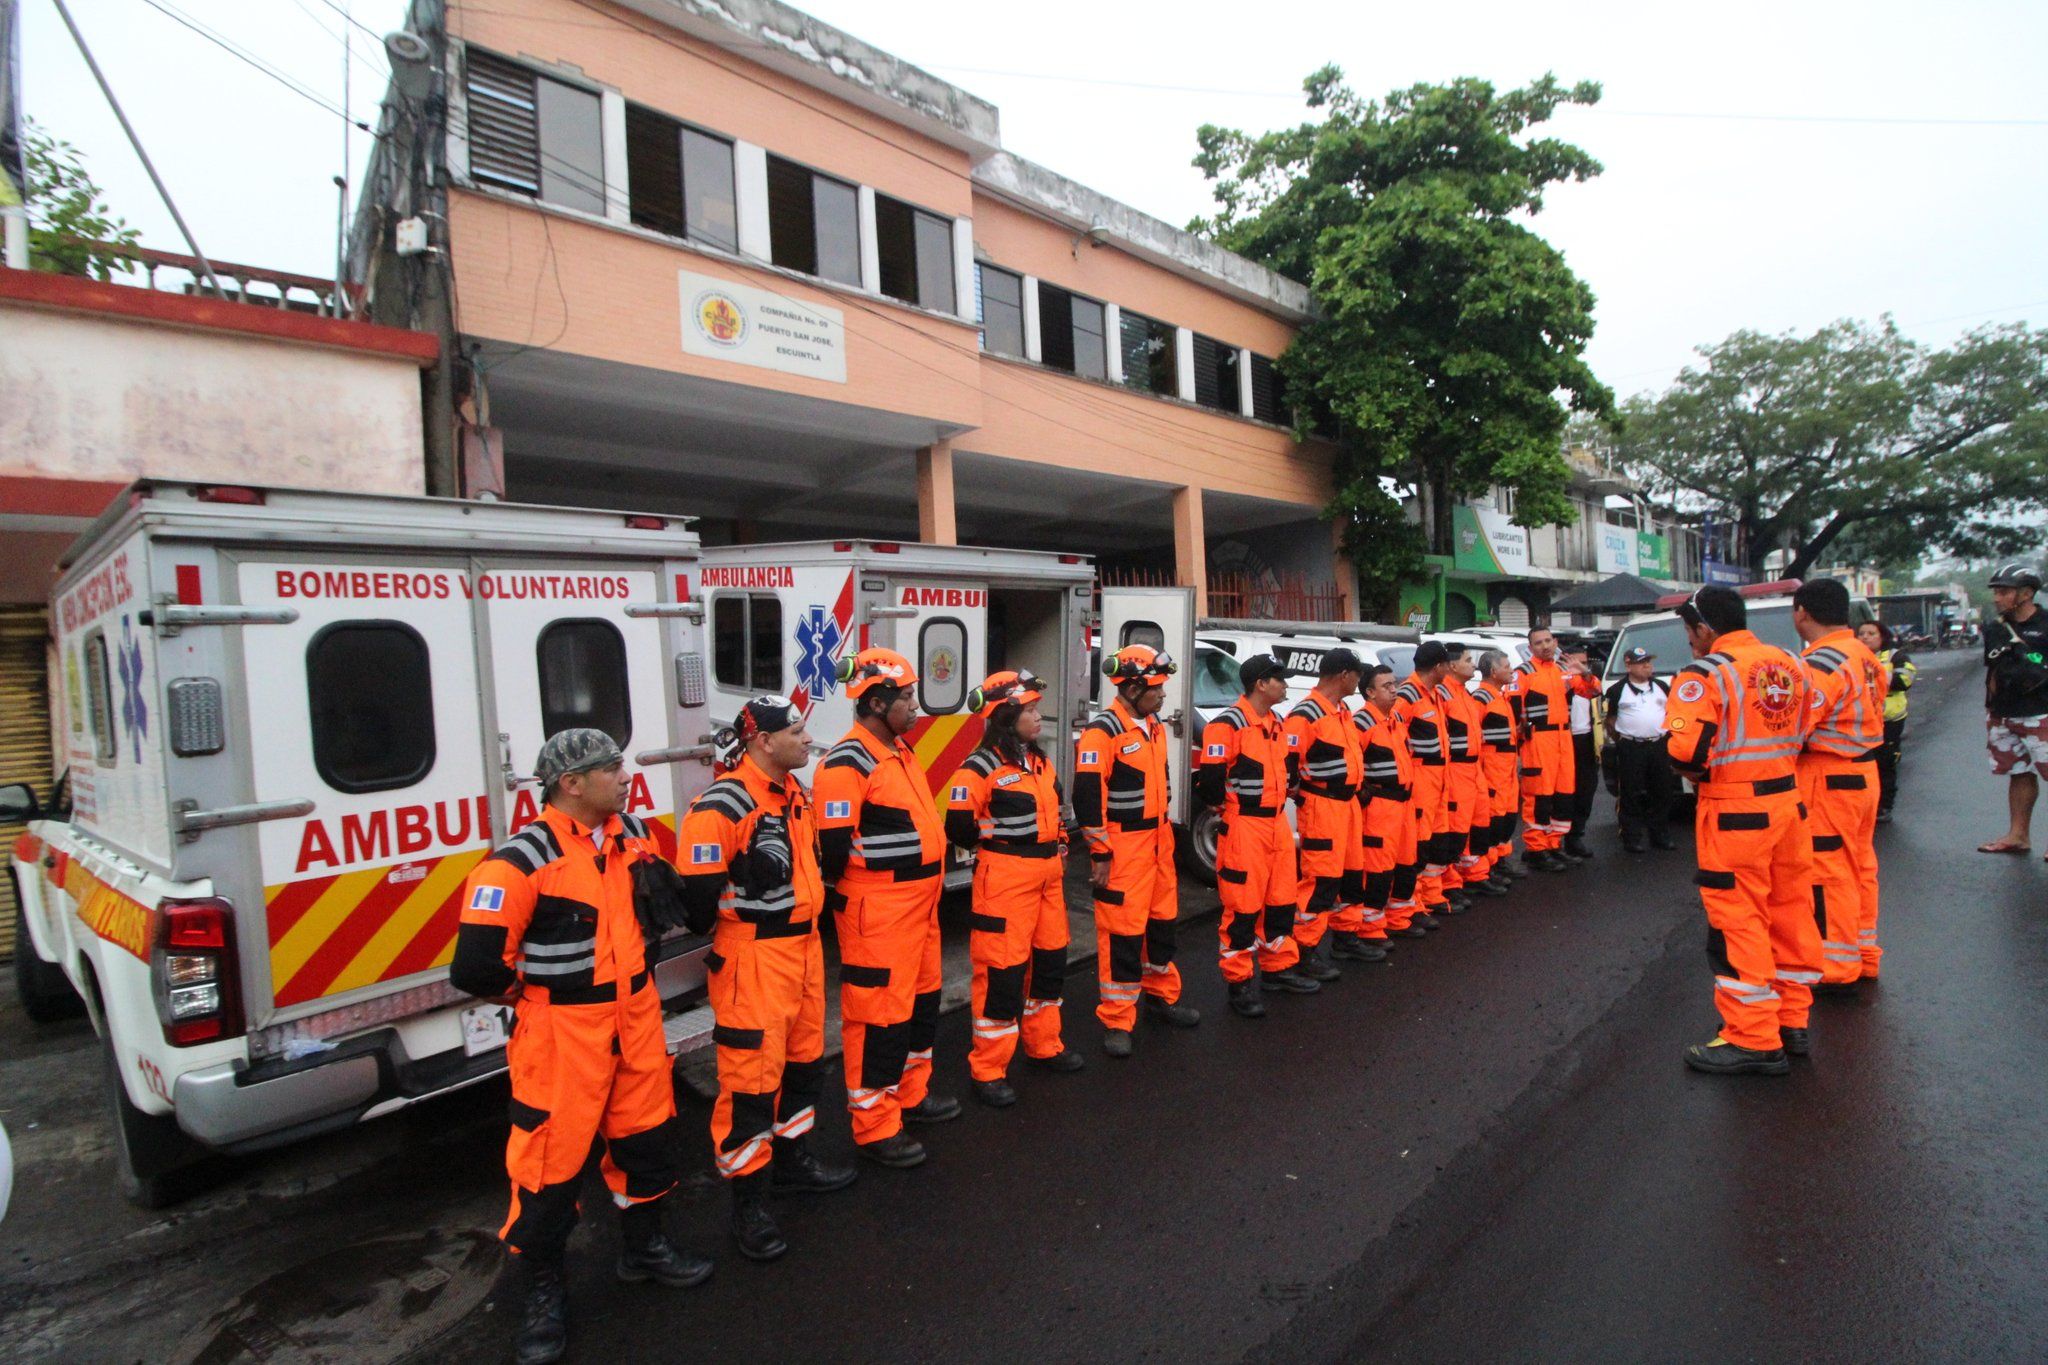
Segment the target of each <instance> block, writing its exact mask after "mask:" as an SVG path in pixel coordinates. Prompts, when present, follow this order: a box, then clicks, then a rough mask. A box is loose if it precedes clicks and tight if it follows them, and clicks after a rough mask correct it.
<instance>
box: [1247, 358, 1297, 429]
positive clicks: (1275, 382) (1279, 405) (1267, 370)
mask: <svg viewBox="0 0 2048 1365" xmlns="http://www.w3.org/2000/svg"><path fill="white" fill-rule="evenodd" d="M1252 416H1254V417H1256V418H1258V419H1259V420H1260V421H1261V422H1271V423H1273V424H1274V425H1275V426H1289V425H1292V424H1293V421H1294V414H1293V413H1291V412H1289V411H1288V410H1287V385H1286V383H1285V381H1283V380H1282V379H1281V378H1280V367H1279V366H1277V365H1275V364H1274V363H1273V362H1272V361H1271V360H1269V359H1267V358H1266V357H1265V356H1262V355H1254V356H1253V357H1252Z"/></svg>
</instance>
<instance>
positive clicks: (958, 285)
mask: <svg viewBox="0 0 2048 1365" xmlns="http://www.w3.org/2000/svg"><path fill="white" fill-rule="evenodd" d="M953 312H954V313H955V314H956V315H958V316H959V318H960V320H961V321H963V322H980V321H981V309H980V307H979V306H977V304H976V302H975V298H974V220H973V219H972V218H955V219H954V220H953Z"/></svg>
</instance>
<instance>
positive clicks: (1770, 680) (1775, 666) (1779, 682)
mask: <svg viewBox="0 0 2048 1365" xmlns="http://www.w3.org/2000/svg"><path fill="white" fill-rule="evenodd" d="M1749 690H1750V691H1751V692H1754V693H1755V694H1756V704H1757V709H1758V710H1759V711H1761V712H1763V715H1764V719H1765V720H1766V721H1768V722H1769V723H1770V724H1772V725H1776V726H1783V725H1789V724H1791V723H1792V714H1793V712H1794V711H1795V710H1797V709H1798V701H1797V696H1798V692H1799V680H1798V678H1796V677H1795V676H1794V675H1793V673H1792V665H1791V664H1790V663H1787V662H1783V661H1781V660H1778V659H1765V660H1764V661H1763V662H1761V663H1759V664H1757V666H1756V667H1754V668H1752V669H1750V670H1749Z"/></svg>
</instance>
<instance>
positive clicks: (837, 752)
mask: <svg viewBox="0 0 2048 1365" xmlns="http://www.w3.org/2000/svg"><path fill="white" fill-rule="evenodd" d="M825 766H826V767H828V768H852V769H853V770H854V771H855V772H858V773H860V774H861V775H862V776H863V777H865V776H866V775H867V774H869V773H871V772H873V771H874V770H875V756H874V755H873V754H871V753H869V752H868V746H867V745H865V744H862V743H861V742H860V741H858V740H852V739H843V740H841V741H839V743H837V744H835V745H833V746H832V747H831V749H830V750H828V751H827V752H826V754H825Z"/></svg>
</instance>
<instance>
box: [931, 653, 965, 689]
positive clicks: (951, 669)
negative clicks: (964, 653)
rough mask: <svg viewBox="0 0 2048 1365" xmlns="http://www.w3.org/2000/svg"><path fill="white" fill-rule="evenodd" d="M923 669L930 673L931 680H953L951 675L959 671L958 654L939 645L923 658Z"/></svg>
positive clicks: (945, 681) (936, 681) (942, 681)
mask: <svg viewBox="0 0 2048 1365" xmlns="http://www.w3.org/2000/svg"><path fill="white" fill-rule="evenodd" d="M925 671H926V672H927V673H929V674H931V678H932V681H933V682H935V683H940V684H944V683H949V682H951V681H952V680H953V675H954V674H955V673H957V672H959V671H960V656H959V655H957V654H955V653H954V652H953V651H952V650H950V649H948V648H946V647H945V646H944V645H941V646H939V648H937V649H935V650H933V651H932V652H931V656H930V657H929V658H927V659H926V660H925Z"/></svg>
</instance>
